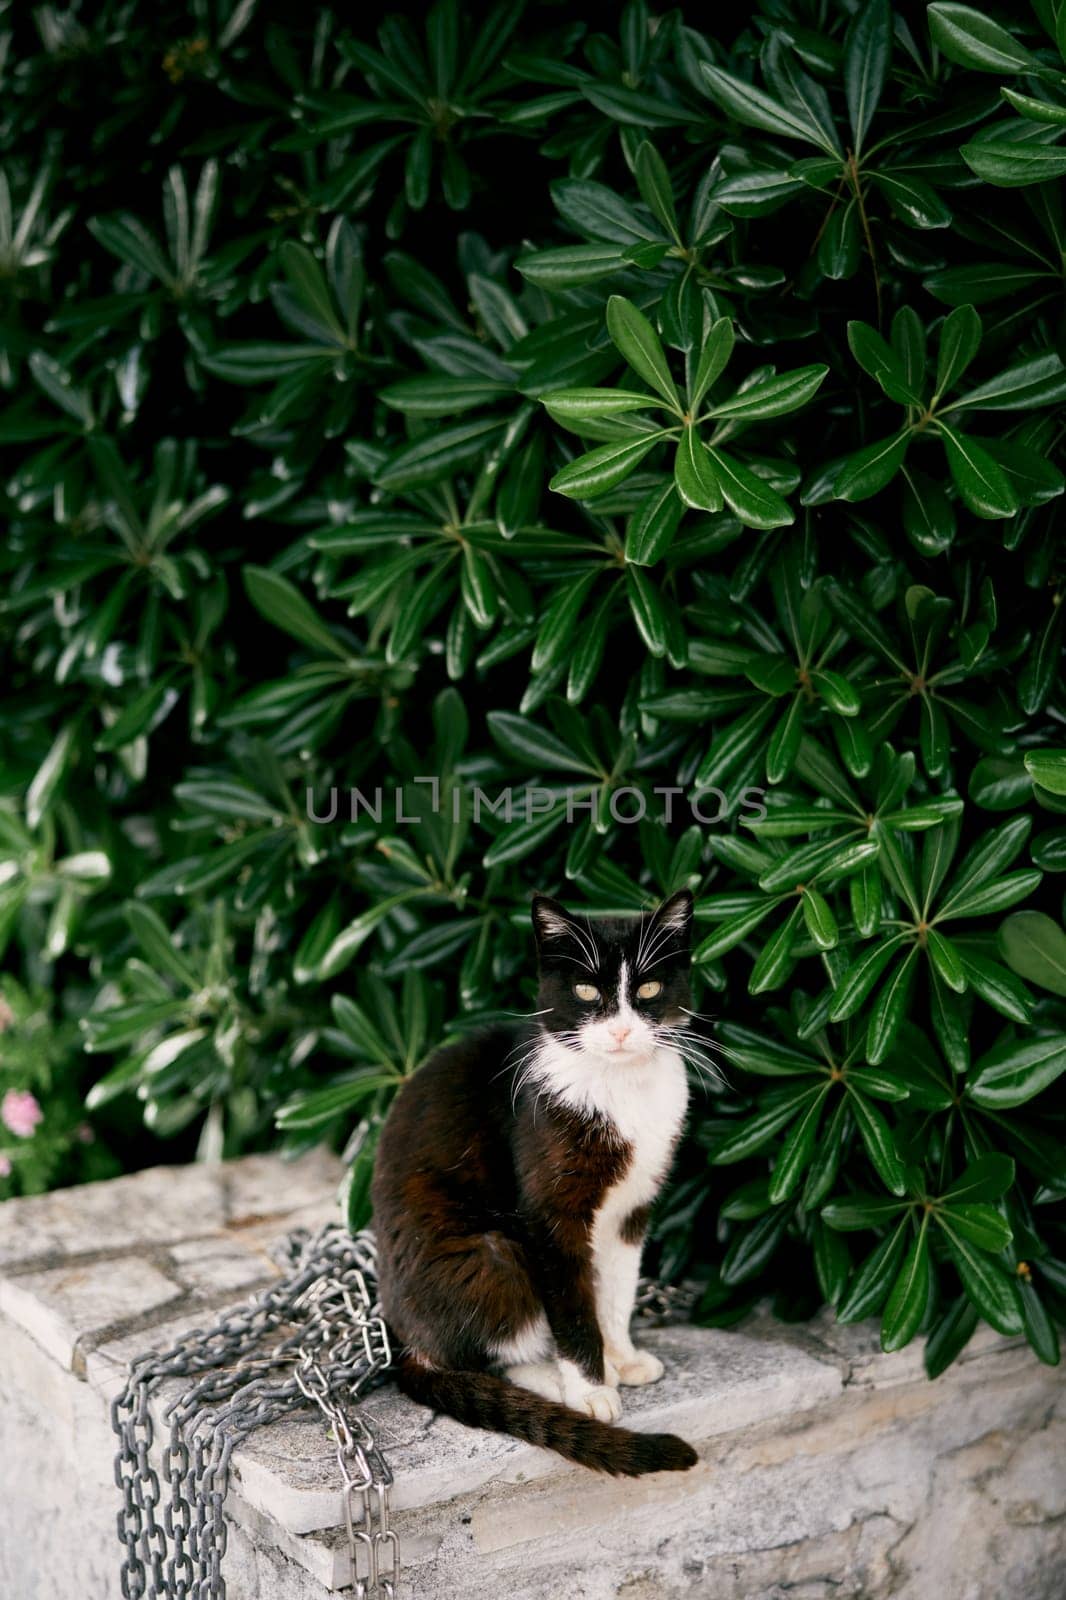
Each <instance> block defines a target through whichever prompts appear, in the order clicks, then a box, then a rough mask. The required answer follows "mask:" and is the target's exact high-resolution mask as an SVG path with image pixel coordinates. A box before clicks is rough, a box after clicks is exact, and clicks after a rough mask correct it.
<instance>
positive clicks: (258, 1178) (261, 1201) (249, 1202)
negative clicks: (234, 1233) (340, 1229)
mask: <svg viewBox="0 0 1066 1600" xmlns="http://www.w3.org/2000/svg"><path fill="white" fill-rule="evenodd" d="M222 1171H223V1175H224V1178H225V1184H226V1221H227V1223H228V1225H229V1226H230V1227H231V1228H247V1227H251V1226H254V1225H255V1224H256V1223H259V1222H262V1221H265V1220H271V1219H275V1218H277V1217H289V1216H291V1215H292V1213H294V1212H297V1211H300V1210H302V1209H303V1208H304V1207H305V1206H323V1205H326V1206H328V1207H329V1208H330V1210H331V1213H332V1215H333V1218H334V1220H339V1218H340V1212H339V1211H338V1210H337V1209H336V1196H337V1191H338V1189H339V1186H340V1181H341V1177H342V1174H343V1168H342V1167H341V1164H340V1162H339V1161H338V1160H337V1158H336V1156H334V1155H331V1153H330V1152H329V1151H328V1150H324V1149H316V1150H310V1151H308V1153H307V1154H306V1155H304V1156H301V1157H300V1159H299V1160H298V1161H282V1160H281V1159H280V1158H279V1157H278V1156H244V1157H242V1159H241V1160H240V1161H231V1162H228V1163H227V1164H226V1165H225V1167H223V1169H222Z"/></svg>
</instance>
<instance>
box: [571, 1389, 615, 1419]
mask: <svg viewBox="0 0 1066 1600" xmlns="http://www.w3.org/2000/svg"><path fill="white" fill-rule="evenodd" d="M573 1406H574V1410H575V1411H583V1412H584V1414H585V1416H587V1417H595V1418H596V1420H597V1422H617V1421H618V1419H619V1417H620V1416H621V1415H622V1401H621V1399H620V1397H619V1394H618V1391H617V1389H611V1388H608V1386H607V1385H606V1384H602V1385H597V1386H595V1387H592V1388H589V1389H586V1390H585V1392H584V1394H582V1395H579V1396H578V1397H577V1398H576V1399H575V1400H574V1401H573Z"/></svg>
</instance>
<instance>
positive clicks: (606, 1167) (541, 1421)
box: [372, 891, 697, 1476]
mask: <svg viewBox="0 0 1066 1600" xmlns="http://www.w3.org/2000/svg"><path fill="white" fill-rule="evenodd" d="M691 922H692V897H691V895H690V894H689V893H688V892H687V891H683V892H682V893H680V894H676V895H674V896H672V898H671V899H669V900H667V901H666V902H665V903H664V904H663V905H662V906H660V907H659V909H658V910H657V911H655V912H654V913H652V914H650V915H646V916H642V917H639V918H636V917H633V918H612V919H603V920H600V921H597V922H595V923H593V922H592V921H590V920H589V919H588V918H585V917H581V918H578V917H576V916H573V915H571V914H570V913H569V912H567V911H565V910H564V909H563V907H562V906H561V905H559V904H558V903H557V902H556V901H554V900H550V899H548V898H546V897H545V896H537V897H536V898H535V899H534V902H533V926H534V930H535V934H536V941H537V955H538V967H539V979H540V982H539V992H538V998H537V1009H536V1011H535V1013H534V1014H533V1018H532V1020H531V1021H530V1022H528V1023H522V1024H519V1025H516V1026H514V1027H497V1028H492V1029H486V1030H484V1031H482V1032H481V1033H478V1034H476V1035H473V1036H470V1037H468V1038H465V1039H463V1040H461V1041H459V1042H457V1043H454V1044H450V1045H447V1046H445V1047H444V1048H443V1049H441V1050H439V1051H438V1052H437V1053H436V1055H434V1056H433V1057H432V1058H431V1059H430V1060H429V1061H428V1062H427V1063H426V1064H425V1066H424V1067H422V1068H421V1069H420V1070H419V1071H418V1072H417V1073H416V1074H415V1076H414V1077H413V1078H412V1079H411V1080H410V1081H409V1082H408V1083H407V1084H405V1086H404V1088H403V1089H402V1090H401V1092H400V1094H399V1095H398V1096H397V1098H396V1100H395V1102H394V1104H393V1107H392V1110H391V1112H390V1114H389V1117H388V1119H387V1121H386V1124H385V1127H384V1129H383V1130H382V1135H381V1143H380V1146H379V1150H378V1156H377V1165H376V1169H375V1175H374V1184H373V1191H372V1193H373V1209H374V1225H375V1227H376V1229H377V1237H378V1251H379V1266H380V1291H381V1302H382V1309H383V1312H384V1315H385V1318H386V1321H387V1322H388V1324H389V1327H390V1329H391V1332H392V1334H393V1338H394V1341H395V1344H396V1347H397V1354H398V1362H397V1377H398V1381H399V1384H400V1387H401V1388H402V1389H403V1390H404V1391H405V1392H406V1393H407V1394H409V1395H411V1396H412V1397H413V1398H414V1399H416V1400H420V1401H423V1402H424V1403H425V1404H427V1405H431V1406H433V1407H434V1408H435V1409H436V1410H438V1411H442V1412H445V1413H447V1414H448V1415H450V1416H453V1417H457V1418H458V1419H459V1420H460V1421H461V1422H465V1423H469V1424H471V1425H472V1426H475V1427H483V1428H492V1429H495V1430H497V1431H499V1432H503V1433H510V1434H514V1435H516V1436H517V1437H519V1438H522V1439H526V1440H528V1441H529V1442H530V1443H533V1444H539V1445H546V1446H548V1447H549V1448H551V1449H554V1450H557V1451H559V1452H560V1453H561V1454H562V1455H564V1456H567V1457H569V1458H570V1459H571V1460H574V1461H577V1462H580V1463H581V1464H582V1465H584V1466H588V1467H595V1468H598V1469H599V1470H601V1471H605V1472H614V1473H620V1474H625V1475H629V1476H636V1475H638V1474H640V1473H645V1472H655V1471H661V1470H664V1469H670V1470H675V1471H677V1470H682V1469H685V1468H687V1467H691V1466H692V1465H693V1464H694V1463H695V1461H696V1459H697V1458H696V1454H695V1451H694V1450H693V1449H692V1447H691V1446H690V1445H688V1444H686V1443H685V1441H684V1440H682V1439H677V1438H675V1437H674V1436H673V1435H671V1434H645V1433H635V1432H631V1431H627V1430H625V1429H623V1428H616V1427H612V1426H611V1424H612V1423H614V1422H615V1421H617V1419H618V1417H619V1416H620V1415H621V1410H622V1406H621V1400H620V1398H619V1394H618V1389H619V1386H620V1385H632V1384H645V1383H654V1382H655V1380H656V1379H657V1378H659V1377H661V1375H662V1370H663V1369H662V1364H661V1363H660V1362H659V1360H658V1359H657V1358H656V1357H655V1356H654V1355H652V1354H651V1353H650V1352H648V1351H642V1350H639V1349H637V1348H636V1347H635V1346H634V1344H633V1342H632V1339H631V1337H630V1330H629V1324H630V1319H631V1316H632V1313H633V1303H634V1297H635V1294H636V1288H637V1277H638V1272H639V1267H640V1255H641V1247H642V1245H643V1241H644V1234H645V1230H646V1227H647V1221H648V1215H649V1212H650V1208H651V1204H652V1201H653V1200H654V1198H655V1196H656V1194H657V1192H658V1191H659V1189H660V1188H661V1186H662V1183H663V1181H664V1179H665V1177H666V1174H667V1172H668V1170H669V1167H670V1163H671V1160H672V1157H673V1153H674V1149H675V1146H676V1144H677V1140H678V1138H679V1136H680V1133H681V1128H682V1124H683V1122H684V1118H685V1111H686V1106H687V1101H688V1085H687V1077H686V1071H685V1064H684V1060H683V1059H682V1055H681V1053H680V1051H679V1049H678V1048H677V1045H678V1042H679V1039H681V1037H682V1033H681V1030H683V1029H685V1028H686V1027H687V1026H688V1022H689V1016H690V1013H689V1012H688V1010H687V1007H688V1005H689V964H690V957H689V949H690V940H691Z"/></svg>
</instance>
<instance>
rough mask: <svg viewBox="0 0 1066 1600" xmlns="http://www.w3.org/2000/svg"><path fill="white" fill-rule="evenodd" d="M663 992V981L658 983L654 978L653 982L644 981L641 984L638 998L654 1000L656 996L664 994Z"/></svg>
mask: <svg viewBox="0 0 1066 1600" xmlns="http://www.w3.org/2000/svg"><path fill="white" fill-rule="evenodd" d="M662 992H663V986H662V984H661V983H656V982H655V981H654V979H653V980H652V982H651V983H642V984H641V986H640V988H639V989H638V990H637V999H638V1000H654V999H655V998H656V996H657V995H660V994H662Z"/></svg>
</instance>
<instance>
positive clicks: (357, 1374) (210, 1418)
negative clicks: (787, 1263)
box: [111, 1223, 694, 1600]
mask: <svg viewBox="0 0 1066 1600" xmlns="http://www.w3.org/2000/svg"><path fill="white" fill-rule="evenodd" d="M281 1265H282V1266H283V1267H285V1268H287V1270H286V1271H285V1274H284V1276H283V1277H282V1278H281V1279H279V1281H278V1282H277V1283H275V1284H272V1285H271V1286H270V1287H269V1288H267V1289H264V1290H263V1291H261V1293H259V1294H257V1295H253V1296H252V1297H251V1298H250V1299H249V1300H247V1301H246V1302H245V1303H244V1304H243V1305H240V1306H237V1307H236V1308H234V1309H232V1310H230V1311H226V1312H223V1313H222V1314H221V1315H220V1316H219V1317H218V1319H217V1320H216V1322H215V1323H214V1325H213V1326H212V1327H209V1328H194V1329H192V1330H191V1331H190V1332H189V1333H186V1334H184V1335H183V1336H182V1338H180V1339H179V1340H178V1341H177V1342H176V1343H175V1344H173V1345H171V1347H170V1348H169V1349H168V1350H165V1351H163V1352H162V1353H159V1352H157V1351H149V1352H147V1353H146V1354H145V1355H141V1356H138V1357H137V1359H136V1360H135V1361H133V1362H132V1363H131V1364H130V1368H129V1374H128V1377H127V1380H126V1384H125V1387H124V1388H123V1390H122V1392H121V1393H120V1394H119V1395H118V1397H117V1398H116V1399H115V1400H114V1401H113V1402H112V1406H111V1426H112V1428H113V1430H114V1432H115V1434H116V1435H117V1436H118V1441H119V1445H118V1451H117V1453H116V1456H115V1483H116V1484H117V1486H118V1488H119V1490H120V1492H121V1494H122V1509H121V1510H120V1511H119V1513H118V1537H119V1541H120V1543H121V1544H122V1546H123V1548H124V1556H123V1562H122V1572H121V1584H122V1594H123V1600H225V1594H226V1581H225V1578H224V1577H223V1575H222V1561H223V1558H224V1556H225V1554H226V1537H227V1528H226V1522H225V1517H224V1514H223V1506H224V1504H225V1499H226V1490H227V1487H228V1483H229V1466H230V1459H231V1457H232V1454H233V1451H234V1449H235V1448H236V1447H237V1446H238V1445H239V1444H240V1443H241V1441H242V1440H244V1439H246V1438H247V1437H248V1435H249V1434H250V1433H252V1432H254V1430H255V1429H256V1428H259V1427H262V1426H263V1424H264V1423H268V1422H274V1421H276V1420H277V1419H278V1418H279V1417H283V1416H286V1415H288V1414H289V1413H290V1412H293V1411H296V1410H299V1409H300V1408H301V1407H304V1406H307V1405H311V1406H314V1407H315V1408H316V1409H317V1411H318V1412H319V1414H320V1415H321V1416H322V1418H323V1419H324V1421H325V1422H326V1423H327V1424H328V1427H329V1431H330V1436H331V1438H332V1441H333V1444H334V1446H335V1449H336V1453H337V1466H338V1469H339V1471H340V1478H341V1486H342V1495H343V1508H344V1528H345V1533H346V1536H347V1540H348V1552H349V1556H350V1559H351V1574H352V1576H351V1582H352V1589H353V1593H354V1596H355V1600H395V1594H396V1589H397V1585H398V1583H399V1577H400V1543H399V1539H398V1538H397V1535H396V1532H395V1530H394V1529H393V1527H392V1526H391V1523H390V1518H389V1489H390V1487H391V1485H392V1473H391V1471H390V1470H389V1467H388V1465H387V1463H386V1461H385V1459H384V1457H383V1456H382V1454H381V1451H380V1449H379V1448H378V1445H377V1444H376V1442H375V1439H374V1434H373V1431H372V1429H371V1428H370V1426H369V1424H368V1423H367V1421H366V1418H365V1417H362V1416H359V1415H357V1414H356V1413H355V1412H353V1411H352V1410H350V1409H349V1408H350V1406H351V1404H352V1402H354V1401H356V1400H358V1399H359V1398H360V1397H361V1396H362V1395H363V1394H365V1393H366V1391H367V1390H368V1389H369V1388H371V1387H372V1386H373V1385H374V1384H376V1383H377V1382H379V1381H380V1379H381V1377H382V1374H383V1373H384V1372H385V1371H386V1369H387V1368H388V1366H389V1365H390V1363H391V1360H392V1353H391V1351H390V1349H389V1337H388V1333H387V1331H386V1328H385V1323H384V1322H383V1320H382V1317H381V1312H380V1307H379V1305H378V1302H377V1294H376V1290H377V1253H376V1248H375V1244H374V1235H373V1233H372V1232H370V1231H368V1230H364V1231H363V1232H362V1233H358V1234H354V1235H353V1234H350V1233H349V1232H348V1231H347V1229H346V1228H344V1227H343V1226H341V1225H340V1224H339V1223H331V1224H329V1225H328V1226H326V1227H324V1228H322V1229H321V1230H320V1231H319V1232H318V1233H317V1234H315V1235H314V1236H311V1235H309V1234H308V1233H307V1231H306V1230H302V1229H301V1230H297V1231H296V1232H294V1233H292V1234H290V1235H289V1236H288V1238H287V1239H286V1240H285V1241H284V1242H283V1244H282V1259H281ZM693 1298H694V1293H693V1291H691V1290H689V1289H687V1288H684V1287H682V1286H677V1285H668V1284H661V1283H657V1282H655V1281H654V1280H652V1279H648V1278H642V1279H641V1281H640V1286H639V1288H638V1291H637V1300H636V1314H637V1316H638V1317H640V1318H642V1319H644V1320H645V1321H648V1322H655V1323H664V1322H672V1321H678V1320H681V1319H683V1318H684V1317H685V1315H686V1313H687V1312H688V1310H689V1309H690V1308H691V1305H692V1301H693ZM194 1374H202V1376H199V1377H197V1379H196V1381H195V1382H194V1383H193V1384H192V1385H191V1387H189V1388H188V1389H186V1390H185V1391H184V1392H183V1393H182V1394H181V1395H179V1396H178V1397H177V1399H175V1400H172V1401H171V1402H170V1404H169V1405H168V1406H167V1408H166V1410H165V1412H164V1414H163V1420H164V1422H165V1425H166V1428H167V1437H166V1443H165V1444H164V1447H163V1451H162V1456H161V1460H160V1466H161V1469H162V1477H160V1473H159V1472H157V1471H156V1469H155V1467H154V1466H153V1465H152V1456H151V1452H152V1445H153V1442H154V1438H155V1424H154V1422H153V1418H152V1410H151V1401H152V1397H153V1395H154V1393H155V1391H156V1390H157V1389H158V1388H159V1386H160V1385H161V1384H162V1383H163V1382H164V1381H165V1380H166V1379H168V1378H176V1377H190V1376H192V1375H194Z"/></svg>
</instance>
